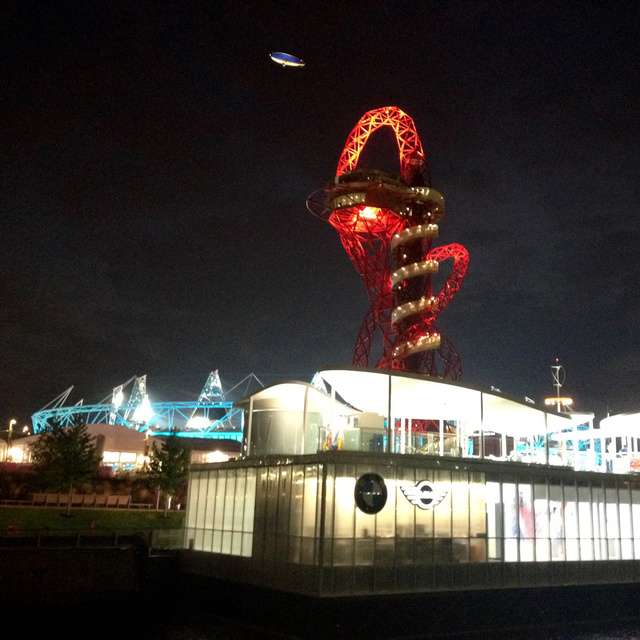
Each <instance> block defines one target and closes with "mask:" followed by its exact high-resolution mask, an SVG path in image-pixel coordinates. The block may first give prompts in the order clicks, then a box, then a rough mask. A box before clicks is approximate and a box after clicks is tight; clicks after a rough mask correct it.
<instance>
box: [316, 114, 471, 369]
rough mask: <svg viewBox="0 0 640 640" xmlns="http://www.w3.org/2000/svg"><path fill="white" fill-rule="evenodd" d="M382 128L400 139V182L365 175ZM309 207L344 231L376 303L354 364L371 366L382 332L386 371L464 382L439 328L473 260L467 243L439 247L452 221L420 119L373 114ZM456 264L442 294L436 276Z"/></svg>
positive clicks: (380, 173) (369, 172)
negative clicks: (446, 221) (364, 156)
mask: <svg viewBox="0 0 640 640" xmlns="http://www.w3.org/2000/svg"><path fill="white" fill-rule="evenodd" d="M380 127H391V129H392V130H393V132H394V134H395V137H396V141H397V143H398V150H399V152H400V176H399V177H398V176H392V175H390V174H388V173H385V172H383V171H379V170H376V169H373V170H372V169H367V170H364V169H358V168H357V164H358V159H359V157H360V153H361V152H362V149H363V148H364V146H365V144H366V143H367V141H368V139H369V136H370V135H371V134H372V133H373V132H374V131H376V130H377V129H379V128H380ZM307 207H308V208H309V210H310V211H311V212H312V213H314V214H315V215H317V216H319V217H321V218H323V219H324V220H327V221H328V222H329V223H330V224H331V225H332V226H333V227H335V228H336V229H337V230H338V233H339V234H340V240H341V241H342V244H343V246H344V248H345V250H346V251H347V253H348V254H349V257H350V258H351V261H352V262H353V264H354V265H355V267H356V269H357V270H358V273H360V275H361V276H362V278H363V280H364V284H365V287H366V289H367V294H368V296H369V299H370V301H371V306H370V308H369V311H368V312H367V314H366V316H365V318H364V320H363V322H362V326H361V328H360V333H359V334H358V340H357V342H356V349H355V354H354V358H353V364H354V365H355V366H361V367H367V366H369V358H370V354H371V345H372V342H373V338H374V336H375V334H376V331H377V330H378V329H379V330H380V332H381V333H382V355H381V357H380V359H379V360H378V363H377V367H378V368H385V369H400V370H405V371H414V372H419V373H427V374H429V375H433V376H440V377H444V378H448V379H453V380H457V379H459V378H460V376H461V374H462V368H461V365H460V357H459V355H458V353H457V352H456V350H455V349H454V348H453V346H452V345H451V343H450V342H449V341H448V340H447V339H446V338H445V336H443V335H442V334H441V333H440V332H439V331H438V329H437V327H436V326H435V321H436V318H437V317H438V314H440V313H441V312H442V311H443V310H444V309H445V308H446V306H447V305H448V304H449V302H451V299H452V298H453V296H454V295H455V294H456V293H457V291H458V289H459V288H460V285H461V284H462V280H463V279H464V277H465V274H466V272H467V267H468V265H469V254H468V253H467V250H466V249H465V248H464V247H463V246H461V245H459V244H450V245H447V246H444V247H436V248H432V242H433V239H434V238H436V237H437V235H438V222H439V221H440V219H441V218H442V216H443V215H444V200H443V198H442V196H441V195H440V194H439V193H438V192H437V191H435V190H434V189H432V188H431V186H430V185H429V180H428V177H427V164H426V162H425V159H424V153H423V151H422V144H421V142H420V138H418V134H417V132H416V129H415V126H414V124H413V120H412V119H411V118H410V117H409V116H408V115H407V114H406V113H404V112H403V111H401V110H400V109H398V108H397V107H383V108H382V109H376V110H375V111H369V112H368V113H366V114H365V115H364V116H363V117H362V118H361V120H360V122H358V124H357V125H356V126H355V128H354V129H353V131H352V132H351V133H350V135H349V138H348V140H347V144H346V145H345V148H344V150H343V152H342V155H341V156H340V160H339V162H338V169H337V171H336V177H335V178H334V179H333V181H332V182H330V183H329V184H328V185H327V187H326V188H324V189H321V190H320V191H319V192H316V193H314V194H312V195H311V196H310V197H309V198H308V200H307ZM449 258H452V259H453V261H454V263H453V269H452V272H451V275H450V276H449V278H448V279H447V281H446V283H445V284H444V286H443V287H442V289H441V290H440V291H439V292H438V293H437V294H434V293H433V276H434V275H435V274H437V273H438V270H439V266H440V263H441V262H443V261H444V260H447V259H449Z"/></svg>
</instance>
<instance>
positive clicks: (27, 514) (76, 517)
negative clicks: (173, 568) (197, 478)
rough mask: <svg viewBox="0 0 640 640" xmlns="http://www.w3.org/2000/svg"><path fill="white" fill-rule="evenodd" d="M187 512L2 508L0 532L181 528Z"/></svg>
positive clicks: (0, 511)
mask: <svg viewBox="0 0 640 640" xmlns="http://www.w3.org/2000/svg"><path fill="white" fill-rule="evenodd" d="M183 520H184V511H169V513H168V515H167V517H166V518H165V517H164V511H142V510H133V509H126V510H125V509H122V510H120V511H118V510H115V509H71V517H67V510H66V508H55V509H48V508H46V507H12V506H6V507H5V506H2V507H0V531H6V530H7V529H9V528H11V529H13V528H15V529H18V530H20V531H37V530H40V529H50V530H52V531H56V530H58V531H60V530H66V531H87V530H88V529H90V528H93V529H96V530H100V529H110V530H113V529H136V530H149V529H180V528H181V527H182V522H183Z"/></svg>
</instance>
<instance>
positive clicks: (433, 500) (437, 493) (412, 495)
mask: <svg viewBox="0 0 640 640" xmlns="http://www.w3.org/2000/svg"><path fill="white" fill-rule="evenodd" d="M400 489H401V490H402V493H404V495H405V498H406V499H407V500H408V501H409V502H410V503H411V504H414V505H415V506H416V507H420V509H433V507H435V506H436V505H438V504H440V503H441V502H442V501H443V500H444V498H445V496H446V495H447V493H449V489H440V488H438V487H436V486H434V485H433V483H432V482H429V481H428V480H421V481H420V482H418V483H416V484H415V485H410V484H405V485H400Z"/></svg>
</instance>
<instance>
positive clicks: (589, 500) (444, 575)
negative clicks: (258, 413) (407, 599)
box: [186, 452, 640, 594]
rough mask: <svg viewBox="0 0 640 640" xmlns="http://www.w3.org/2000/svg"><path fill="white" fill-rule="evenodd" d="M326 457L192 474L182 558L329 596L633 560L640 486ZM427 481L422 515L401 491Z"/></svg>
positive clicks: (639, 548)
mask: <svg viewBox="0 0 640 640" xmlns="http://www.w3.org/2000/svg"><path fill="white" fill-rule="evenodd" d="M326 457H331V458H332V459H331V460H328V459H325V460H323V459H322V456H315V457H314V458H315V459H314V460H313V461H310V460H302V459H298V460H292V459H288V460H269V459H268V458H265V459H261V460H260V463H259V464H256V465H252V464H248V461H245V462H244V463H238V465H240V464H242V466H235V467H234V466H229V465H232V464H233V463H222V464H220V465H207V466H205V465H202V466H200V467H197V468H195V469H194V471H193V472H192V475H191V480H190V496H189V503H188V512H187V527H186V546H188V548H190V549H192V550H194V551H202V552H213V553H215V554H222V555H226V556H239V557H244V558H246V559H247V561H249V562H250V563H252V566H254V567H255V571H252V572H250V573H251V576H250V577H249V578H248V579H249V580H250V581H254V582H256V583H260V584H266V585H270V584H271V585H274V584H277V585H278V586H279V587H283V588H288V589H291V590H294V591H298V590H302V591H305V592H309V591H313V592H320V593H327V594H356V593H373V592H407V591H416V590H439V589H451V588H465V587H467V588H468V587H473V586H489V585H494V582H495V581H498V583H497V584H495V585H494V586H500V584H503V581H504V579H505V574H504V570H500V569H499V567H501V566H502V567H506V566H507V565H509V566H510V565H518V567H520V568H521V567H522V566H523V565H527V564H528V565H531V566H532V567H534V566H540V563H543V564H545V565H546V564H551V565H555V564H559V565H563V566H564V565H572V566H577V565H576V563H577V564H580V565H581V564H584V565H586V564H598V561H604V560H615V561H619V560H636V559H638V560H640V545H639V544H638V542H637V541H636V535H634V533H635V532H637V533H640V484H639V483H636V482H635V481H634V480H632V479H629V478H622V477H614V476H603V475H602V474H595V473H585V474H575V473H566V472H565V473H560V474H557V475H550V474H548V473H546V474H545V473H542V472H538V473H526V469H527V467H524V469H523V471H522V473H511V472H510V473H502V472H496V470H495V469H494V468H492V467H495V466H496V465H495V464H492V463H486V462H482V461H478V462H476V463H475V464H471V465H469V464H467V465H455V464H453V465H448V466H447V467H444V466H443V465H433V464H431V465H429V464H424V462H426V461H424V462H422V463H419V462H416V459H415V457H414V458H413V459H412V458H409V457H407V456H404V457H403V456H399V455H396V456H392V458H393V459H392V460H391V459H390V458H389V457H387V456H385V457H384V458H382V459H378V460H377V461H376V459H375V457H372V456H358V455H353V454H349V453H347V452H345V453H342V454H330V455H329V456H327V455H325V458H326ZM307 458H308V457H307ZM512 466H517V465H512ZM366 473H368V474H370V473H375V474H378V475H379V476H380V477H381V478H383V479H384V483H385V486H386V489H387V501H386V504H385V505H384V507H383V508H382V510H381V511H379V512H378V513H376V514H374V515H370V514H367V513H365V512H363V511H361V510H360V509H359V508H357V506H356V503H355V500H354V492H355V489H356V481H357V479H358V478H359V477H361V476H362V475H363V474H366ZM576 476H579V477H576ZM425 480H426V481H429V483H431V486H433V487H435V488H436V489H437V490H438V491H441V492H442V493H443V494H444V496H443V497H442V500H441V501H440V502H439V503H438V504H436V505H434V506H433V507H432V508H428V509H425V508H419V506H416V505H415V504H412V503H411V502H410V500H409V499H408V498H407V497H406V496H405V494H404V492H403V490H402V488H403V487H405V488H406V487H413V486H415V485H416V484H418V483H420V482H421V481H425ZM600 564H601V562H600ZM637 564H640V563H634V567H635V566H636V565H637ZM474 567H475V568H474ZM482 567H484V568H482ZM294 568H297V569H298V571H297V572H296V571H295V570H294ZM635 570H636V569H634V571H635ZM522 571H523V570H522V569H519V570H518V575H517V579H515V578H513V579H512V582H510V583H509V585H510V586H517V585H518V584H520V585H522V586H526V585H528V584H531V580H532V579H533V583H534V584H538V582H536V580H537V579H539V576H537V577H536V576H535V571H534V572H532V574H531V575H529V574H528V573H524V574H523V573H522ZM596 571H597V570H596ZM245 573H246V571H245ZM556 573H557V572H556ZM627 573H628V571H627ZM542 575H547V574H544V573H543V574H542ZM553 575H555V574H553ZM586 575H588V576H591V577H590V578H589V580H593V579H594V578H593V574H592V572H591V573H587V574H586ZM603 575H604V576H605V577H606V575H608V573H607V572H606V571H605V572H604V573H603ZM616 575H617V574H616ZM288 576H291V577H290V578H289V577H288ZM532 576H533V577H532ZM561 576H562V580H563V581H565V582H566V581H567V579H570V580H571V579H575V580H577V581H578V582H580V581H581V580H582V579H586V578H584V576H583V577H580V576H582V574H581V573H578V574H577V577H576V576H574V578H571V577H569V578H567V575H566V574H565V573H564V572H562V573H561ZM598 579H599V578H596V581H598ZM514 580H515V581H514ZM587 581H588V580H587Z"/></svg>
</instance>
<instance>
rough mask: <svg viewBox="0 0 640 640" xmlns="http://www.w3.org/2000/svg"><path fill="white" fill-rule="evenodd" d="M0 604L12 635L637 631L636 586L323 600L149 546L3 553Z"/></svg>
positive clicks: (516, 635)
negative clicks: (246, 581)
mask: <svg viewBox="0 0 640 640" xmlns="http://www.w3.org/2000/svg"><path fill="white" fill-rule="evenodd" d="M7 554H15V555H14V556H13V557H11V556H10V555H7ZM25 573H26V574H28V575H27V576H26V578H25V577H24V575H23V576H22V577H20V575H19V574H25ZM0 605H1V606H0V611H2V618H1V621H0V630H1V631H2V637H7V638H11V639H12V640H16V639H18V638H28V639H31V638H41V637H45V638H49V637H51V638H55V637H58V636H61V637H64V638H65V640H75V639H76V638H78V639H80V638H82V639H91V638H95V639H96V640H103V639H104V640H106V639H107V638H121V637H127V638H132V639H136V640H146V639H149V640H254V639H257V638H304V639H310V640H316V639H320V638H322V639H335V640H343V639H344V640H361V639H362V640H364V639H367V640H374V639H385V640H389V639H395V638H398V639H399V638H413V639H416V640H417V639H420V640H429V639H434V640H435V639H441V640H444V639H449V638H459V639H463V638H464V639H465V640H467V639H468V640H487V639H489V638H501V639H505V640H511V639H513V640H519V639H522V640H525V639H527V640H528V639H531V640H556V639H557V640H622V639H625V640H627V639H628V640H631V639H632V638H633V639H636V638H640V621H637V618H638V616H640V587H639V586H636V585H632V586H628V585H627V586H615V587H586V588H580V589H577V588H568V587H557V588H553V589H527V590H500V591H498V590H495V591H482V592H480V591H477V592H465V593H447V594H437V595H431V596H413V595H411V596H393V597H382V596H377V597H362V598H337V599H322V600H320V599H314V598H306V597H299V596H291V595H287V594H283V593H280V592H274V591H267V590H260V589H255V588H246V587H243V586H241V585H236V584H232V583H225V582H221V581H216V580H211V579H206V578H201V577H197V576H192V575H187V574H184V573H182V572H181V571H180V568H179V559H178V556H177V555H170V554H166V555H160V556H151V557H150V556H149V555H148V549H145V548H144V547H142V546H139V547H135V546H131V547H129V548H125V549H119V550H113V549H111V550H104V553H100V552H98V551H95V550H94V551H92V552H91V553H87V552H83V551H82V550H73V549H70V550H66V552H63V551H60V550H57V551H56V552H55V553H53V552H51V551H47V550H44V552H43V553H41V554H40V555H39V556H32V557H31V558H29V557H28V554H27V553H25V552H24V551H23V550H20V549H16V550H10V551H0Z"/></svg>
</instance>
